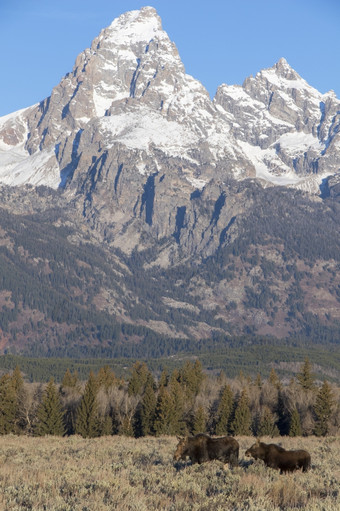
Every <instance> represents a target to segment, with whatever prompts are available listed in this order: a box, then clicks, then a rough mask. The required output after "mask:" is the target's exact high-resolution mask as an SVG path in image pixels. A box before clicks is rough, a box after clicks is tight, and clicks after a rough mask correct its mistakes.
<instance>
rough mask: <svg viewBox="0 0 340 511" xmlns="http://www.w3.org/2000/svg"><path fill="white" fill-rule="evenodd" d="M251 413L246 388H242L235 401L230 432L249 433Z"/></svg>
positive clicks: (236, 433)
mask: <svg viewBox="0 0 340 511" xmlns="http://www.w3.org/2000/svg"><path fill="white" fill-rule="evenodd" d="M250 426H251V413H250V409H249V400H248V396H247V391H246V389H243V390H242V392H241V395H240V397H239V399H238V401H237V404H236V408H235V414H234V419H233V421H232V423H231V432H232V433H233V434H234V435H251V430H250Z"/></svg>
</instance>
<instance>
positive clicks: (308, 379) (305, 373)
mask: <svg viewBox="0 0 340 511" xmlns="http://www.w3.org/2000/svg"><path fill="white" fill-rule="evenodd" d="M296 379H297V381H298V382H299V384H300V385H301V387H302V388H303V389H304V390H313V389H314V380H315V378H314V376H313V374H312V364H311V363H310V361H309V358H308V357H306V358H305V361H304V364H303V365H302V367H301V371H300V373H298V374H297V376H296Z"/></svg>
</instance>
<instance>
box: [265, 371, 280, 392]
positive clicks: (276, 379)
mask: <svg viewBox="0 0 340 511" xmlns="http://www.w3.org/2000/svg"><path fill="white" fill-rule="evenodd" d="M268 380H269V383H270V384H271V385H273V387H275V388H277V389H280V388H281V382H280V379H279V377H278V375H277V374H276V371H275V369H274V368H273V367H272V368H271V370H270V374H269V378H268Z"/></svg>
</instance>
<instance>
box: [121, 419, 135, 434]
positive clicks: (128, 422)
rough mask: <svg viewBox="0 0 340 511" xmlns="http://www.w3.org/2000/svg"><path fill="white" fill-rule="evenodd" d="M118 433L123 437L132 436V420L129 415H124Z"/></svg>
mask: <svg viewBox="0 0 340 511" xmlns="http://www.w3.org/2000/svg"><path fill="white" fill-rule="evenodd" d="M119 433H120V434H121V435H125V436H134V429H133V419H132V417H130V416H129V415H126V416H125V417H124V418H123V420H122V423H121V425H120V427H119Z"/></svg>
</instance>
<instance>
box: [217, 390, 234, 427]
mask: <svg viewBox="0 0 340 511" xmlns="http://www.w3.org/2000/svg"><path fill="white" fill-rule="evenodd" d="M232 411H233V393H232V390H231V388H230V385H225V387H224V388H223V391H222V394H221V399H220V402H219V405H218V409H217V421H216V426H215V433H216V435H227V434H228V433H229V429H230V428H229V424H230V418H231V414H232Z"/></svg>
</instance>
